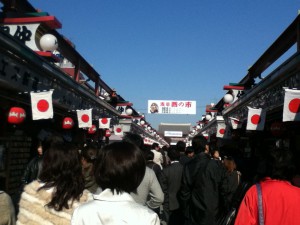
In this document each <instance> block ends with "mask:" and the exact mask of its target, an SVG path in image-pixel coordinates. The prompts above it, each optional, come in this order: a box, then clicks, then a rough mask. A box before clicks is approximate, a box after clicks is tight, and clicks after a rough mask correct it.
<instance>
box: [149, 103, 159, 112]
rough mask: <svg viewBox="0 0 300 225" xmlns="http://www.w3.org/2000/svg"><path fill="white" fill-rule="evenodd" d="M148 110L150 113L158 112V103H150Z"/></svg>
mask: <svg viewBox="0 0 300 225" xmlns="http://www.w3.org/2000/svg"><path fill="white" fill-rule="evenodd" d="M150 112H151V113H157V112H158V105H157V104H156V103H152V104H151V106H150Z"/></svg>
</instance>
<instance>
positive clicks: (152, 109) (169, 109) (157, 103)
mask: <svg viewBox="0 0 300 225" xmlns="http://www.w3.org/2000/svg"><path fill="white" fill-rule="evenodd" d="M148 113H152V114H153V113H157V114H196V101H181V100H148Z"/></svg>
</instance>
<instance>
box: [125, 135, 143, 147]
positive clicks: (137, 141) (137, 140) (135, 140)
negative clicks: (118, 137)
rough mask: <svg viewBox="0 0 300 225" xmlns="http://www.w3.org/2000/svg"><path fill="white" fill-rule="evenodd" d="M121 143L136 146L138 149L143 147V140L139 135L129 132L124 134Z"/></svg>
mask: <svg viewBox="0 0 300 225" xmlns="http://www.w3.org/2000/svg"><path fill="white" fill-rule="evenodd" d="M123 141H125V142H129V143H132V144H134V145H136V146H138V147H139V148H140V149H143V146H144V140H143V138H142V137H141V135H139V134H134V133H131V132H128V133H125V135H124V137H123Z"/></svg>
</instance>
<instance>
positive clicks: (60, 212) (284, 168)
mask: <svg viewBox="0 0 300 225" xmlns="http://www.w3.org/2000/svg"><path fill="white" fill-rule="evenodd" d="M37 152H38V155H37V157H35V158H33V159H32V160H31V161H30V162H29V164H28V166H27V167H26V169H25V171H24V176H23V178H22V180H21V193H22V194H21V196H20V200H19V202H18V204H17V206H16V207H14V205H13V204H12V201H11V199H10V197H9V195H7V194H6V193H5V192H3V191H0V199H1V201H0V205H1V207H0V211H1V215H4V216H2V217H1V219H0V220H2V222H0V224H1V225H2V224H3V225H4V224H9V225H14V224H20V225H21V224H62V225H64V224H72V225H87V224H88V225H93V224H95V225H96V224H97V225H98V224H99V225H113V224H116V225H119V224H120V225H121V224H132V225H135V224H143V225H144V224H149V225H160V224H167V225H225V224H226V225H229V224H236V225H259V224H262V223H261V220H263V222H264V224H265V225H271V224H272V225H276V224H278V225H279V224H280V225H287V224H289V225H290V224H292V225H293V224H295V225H296V224H300V216H299V214H298V209H299V207H298V202H299V200H300V189H299V187H297V186H296V185H295V184H294V183H293V182H292V180H293V178H295V174H296V166H295V162H294V158H293V155H292V153H291V151H290V150H288V149H284V148H278V147H277V148H274V149H273V148H272V149H266V151H265V158H264V160H262V164H261V167H260V168H262V169H260V172H259V176H257V177H256V180H254V179H253V181H252V182H249V181H248V186H246V185H245V180H243V174H242V173H241V172H240V171H239V170H238V169H239V168H238V166H237V163H236V160H235V157H233V156H230V155H225V152H222V150H221V149H220V148H218V147H216V146H214V145H213V144H211V143H209V142H208V141H207V139H206V138H205V137H204V136H201V135H198V136H195V137H194V138H193V139H192V143H191V146H186V143H185V142H183V141H178V143H177V144H176V145H174V146H169V147H166V146H163V147H161V146H159V144H158V143H154V144H153V145H152V146H145V145H144V142H143V139H142V137H141V136H140V135H138V134H134V133H126V134H125V135H124V137H123V140H122V141H119V142H114V143H110V144H105V145H104V146H101V147H99V146H97V145H94V144H93V143H89V144H84V145H83V146H76V145H73V144H72V143H69V142H66V141H65V140H64V139H63V138H62V137H60V136H57V135H55V136H51V137H49V138H47V140H44V141H43V142H39V143H38V145H37ZM242 172H243V171H242ZM250 186H251V187H250ZM245 187H247V188H245ZM235 217H236V218H235Z"/></svg>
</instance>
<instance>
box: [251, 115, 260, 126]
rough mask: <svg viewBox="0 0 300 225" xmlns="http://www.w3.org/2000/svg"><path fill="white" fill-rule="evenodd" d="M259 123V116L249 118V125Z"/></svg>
mask: <svg viewBox="0 0 300 225" xmlns="http://www.w3.org/2000/svg"><path fill="white" fill-rule="evenodd" d="M259 122H260V115H258V114H254V115H253V116H251V123H253V124H256V125H257V124H259Z"/></svg>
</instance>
